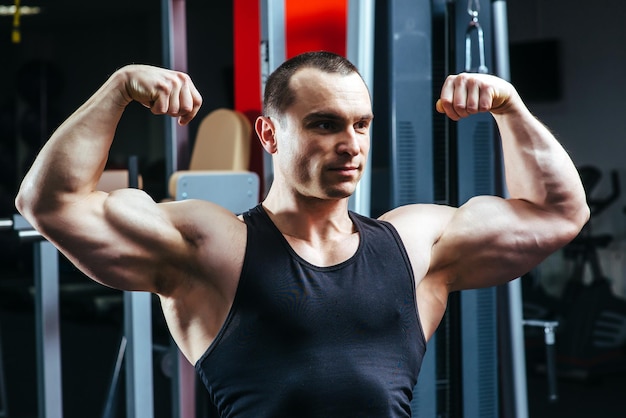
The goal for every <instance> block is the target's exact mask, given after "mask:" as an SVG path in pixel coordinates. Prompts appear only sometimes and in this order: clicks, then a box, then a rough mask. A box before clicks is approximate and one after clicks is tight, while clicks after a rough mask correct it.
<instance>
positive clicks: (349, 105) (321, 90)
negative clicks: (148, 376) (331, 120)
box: [288, 68, 372, 115]
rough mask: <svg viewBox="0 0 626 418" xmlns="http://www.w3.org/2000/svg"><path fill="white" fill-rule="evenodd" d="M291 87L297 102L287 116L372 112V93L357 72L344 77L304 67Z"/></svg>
mask: <svg viewBox="0 0 626 418" xmlns="http://www.w3.org/2000/svg"><path fill="white" fill-rule="evenodd" d="M290 88H291V90H292V92H293V94H294V97H295V100H294V103H293V104H292V105H291V106H290V109H288V113H289V111H294V112H296V113H312V112H338V113H349V114H353V113H354V114H358V115H369V114H371V113H372V103H371V101H370V96H369V92H368V90H367V87H366V86H365V83H364V82H363V80H362V79H361V76H359V75H358V74H357V73H351V74H348V75H342V74H338V73H326V72H323V71H320V70H318V69H315V68H303V69H301V70H298V71H297V72H296V73H295V74H294V75H293V76H292V78H291V81H290Z"/></svg>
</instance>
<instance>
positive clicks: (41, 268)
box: [0, 215, 63, 418]
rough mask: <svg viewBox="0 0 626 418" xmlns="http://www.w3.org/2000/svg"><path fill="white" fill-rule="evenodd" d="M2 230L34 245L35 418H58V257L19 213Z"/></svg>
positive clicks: (60, 408) (60, 409) (60, 404)
mask: <svg viewBox="0 0 626 418" xmlns="http://www.w3.org/2000/svg"><path fill="white" fill-rule="evenodd" d="M0 225H1V226H2V229H9V230H10V229H12V230H14V231H15V232H17V234H18V237H19V238H20V239H21V240H22V241H23V242H32V243H33V245H34V247H35V248H34V249H35V251H34V259H33V264H34V273H35V332H36V345H37V376H38V379H37V399H38V406H39V411H38V416H39V418H62V417H63V398H62V382H61V335H60V327H59V273H58V272H59V256H58V252H57V250H56V248H55V247H54V246H53V245H52V244H51V243H49V242H48V241H46V240H45V239H43V237H42V236H41V235H40V234H39V233H38V232H37V231H35V230H34V229H33V228H32V226H31V225H30V224H29V223H28V222H27V221H26V220H25V219H24V218H23V217H22V216H20V215H14V216H13V217H12V219H5V220H2V222H1V223H0Z"/></svg>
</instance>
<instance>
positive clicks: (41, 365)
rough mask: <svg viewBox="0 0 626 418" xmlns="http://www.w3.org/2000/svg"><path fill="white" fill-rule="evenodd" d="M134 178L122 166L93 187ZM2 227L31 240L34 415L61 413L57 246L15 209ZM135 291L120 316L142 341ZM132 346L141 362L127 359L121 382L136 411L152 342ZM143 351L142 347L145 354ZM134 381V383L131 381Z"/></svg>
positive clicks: (142, 403) (147, 406) (142, 399)
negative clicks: (35, 349) (124, 382)
mask: <svg viewBox="0 0 626 418" xmlns="http://www.w3.org/2000/svg"><path fill="white" fill-rule="evenodd" d="M131 161H132V160H131ZM130 166H131V167H130V168H132V167H136V164H135V163H131V164H130ZM129 175H130V176H131V177H132V178H134V179H135V180H134V183H133V182H128V178H129ZM121 180H123V181H121ZM140 181H141V180H140V177H139V175H138V174H136V168H135V169H134V171H131V172H130V174H129V172H128V171H126V170H114V171H105V172H104V173H103V176H102V178H101V182H100V184H99V188H100V190H103V191H109V190H113V189H115V188H120V187H122V186H126V184H131V185H132V184H134V185H135V186H138V185H139V183H140ZM3 229H4V230H13V231H15V232H16V233H17V235H18V237H19V239H20V241H21V242H25V243H31V242H32V243H33V245H34V259H33V264H34V273H35V332H36V345H37V351H36V352H37V376H38V378H37V394H38V406H39V408H38V416H39V417H40V418H61V417H62V416H63V403H62V401H63V397H62V393H63V385H62V374H61V330H60V315H59V292H60V287H59V255H58V251H57V250H56V248H55V247H54V246H53V245H52V244H51V243H50V242H48V241H46V240H45V239H44V238H43V237H42V236H41V234H39V232H37V231H36V230H35V229H34V228H33V227H32V226H31V225H30V224H29V223H28V222H27V221H26V220H25V219H24V218H23V217H22V216H21V215H17V214H16V215H13V217H12V218H11V219H3V220H0V230H3ZM128 293H130V292H128ZM133 293H137V292H133ZM148 296H149V295H148ZM138 297H144V298H145V295H139V296H137V295H132V298H131V297H130V295H129V300H126V301H125V303H126V304H127V306H128V307H129V308H130V309H126V311H128V314H127V313H125V317H126V318H127V319H126V320H127V321H131V324H132V326H131V327H127V328H126V335H127V337H128V338H129V339H131V340H132V341H135V340H139V341H147V344H150V341H151V338H152V336H151V335H150V334H149V331H150V328H149V327H147V326H146V324H145V321H142V316H141V314H142V313H141V306H139V308H138V307H137V305H138V303H139V302H136V300H137V298H138ZM148 314H149V311H148ZM146 328H147V330H148V337H149V338H147V339H146V336H145V335H144V334H142V335H138V334H139V333H140V332H145V330H146ZM133 347H138V348H137V349H135V351H134V353H135V355H134V357H135V358H137V359H139V362H141V366H135V365H134V364H131V366H130V367H129V371H127V380H128V379H131V384H130V385H129V384H128V383H127V387H129V388H130V389H129V390H128V391H127V402H128V403H130V404H131V405H135V406H137V407H138V408H139V409H140V410H141V411H150V410H151V408H152V403H153V402H152V397H151V396H152V378H151V376H152V362H151V359H152V356H151V350H152V348H151V347H150V348H148V349H147V350H146V349H145V348H142V347H141V346H140V345H137V344H136V345H135V346H133ZM145 351H148V354H147V355H146V353H145ZM146 359H147V360H146ZM148 362H149V363H148ZM135 382H139V383H136V384H135ZM135 387H139V388H146V387H147V388H149V393H148V392H144V393H145V394H144V393H142V392H139V393H135V392H133V391H131V389H133V388H135ZM140 390H141V389H140ZM144 391H145V389H144ZM146 396H149V399H146ZM129 416H139V415H129Z"/></svg>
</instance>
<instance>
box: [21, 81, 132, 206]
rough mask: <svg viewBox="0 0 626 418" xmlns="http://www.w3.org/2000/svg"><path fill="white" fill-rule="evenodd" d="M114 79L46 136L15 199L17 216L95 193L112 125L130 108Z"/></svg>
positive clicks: (104, 160)
mask: <svg viewBox="0 0 626 418" xmlns="http://www.w3.org/2000/svg"><path fill="white" fill-rule="evenodd" d="M123 86H124V74H123V73H122V72H118V73H115V74H114V75H113V76H112V77H111V78H110V79H109V80H108V81H107V82H106V83H105V84H104V85H103V86H102V87H101V88H100V89H99V90H98V91H97V92H96V93H95V94H94V95H93V96H91V98H89V100H87V102H85V103H84V104H83V105H82V106H81V107H80V108H79V109H78V110H76V111H75V112H74V114H72V116H70V117H69V118H68V119H67V120H66V121H65V122H64V123H63V124H62V125H61V126H60V127H59V128H58V129H57V130H56V131H55V133H54V134H53V135H52V137H51V138H50V139H49V140H48V142H47V143H46V144H45V145H44V147H43V148H42V150H41V152H40V153H39V155H38V156H37V158H36V160H35V162H34V163H33V166H32V167H31V169H30V170H29V171H28V173H27V174H26V176H25V178H24V180H23V182H22V185H21V187H20V191H19V193H18V196H17V199H16V205H17V208H18V209H19V210H20V212H22V213H25V214H29V215H32V214H33V213H38V212H45V211H49V210H54V209H55V208H57V207H58V206H59V205H60V204H63V203H68V202H70V201H72V200H76V199H82V198H85V197H86V196H87V195H88V194H89V193H91V192H92V191H93V190H95V187H96V184H97V182H98V180H99V178H100V176H101V174H102V171H103V169H104V166H105V164H106V160H107V157H108V153H109V149H110V146H111V142H112V141H113V136H114V133H115V129H116V127H117V124H118V122H119V120H120V118H121V116H122V113H123V111H124V108H125V106H126V105H127V104H128V103H129V102H130V99H129V98H128V97H124V94H123V93H121V92H122V91H123V89H124V87H123Z"/></svg>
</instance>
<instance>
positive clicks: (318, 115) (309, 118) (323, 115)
mask: <svg viewBox="0 0 626 418" xmlns="http://www.w3.org/2000/svg"><path fill="white" fill-rule="evenodd" d="M320 119H323V120H331V121H338V120H343V119H344V118H342V117H341V116H339V115H338V114H337V113H333V112H313V113H309V114H308V115H306V116H305V117H304V118H303V119H302V122H304V123H305V124H306V123H309V122H314V121H317V120H320ZM372 119H374V115H372V114H371V113H368V114H365V115H362V116H361V117H360V118H359V120H372Z"/></svg>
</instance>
